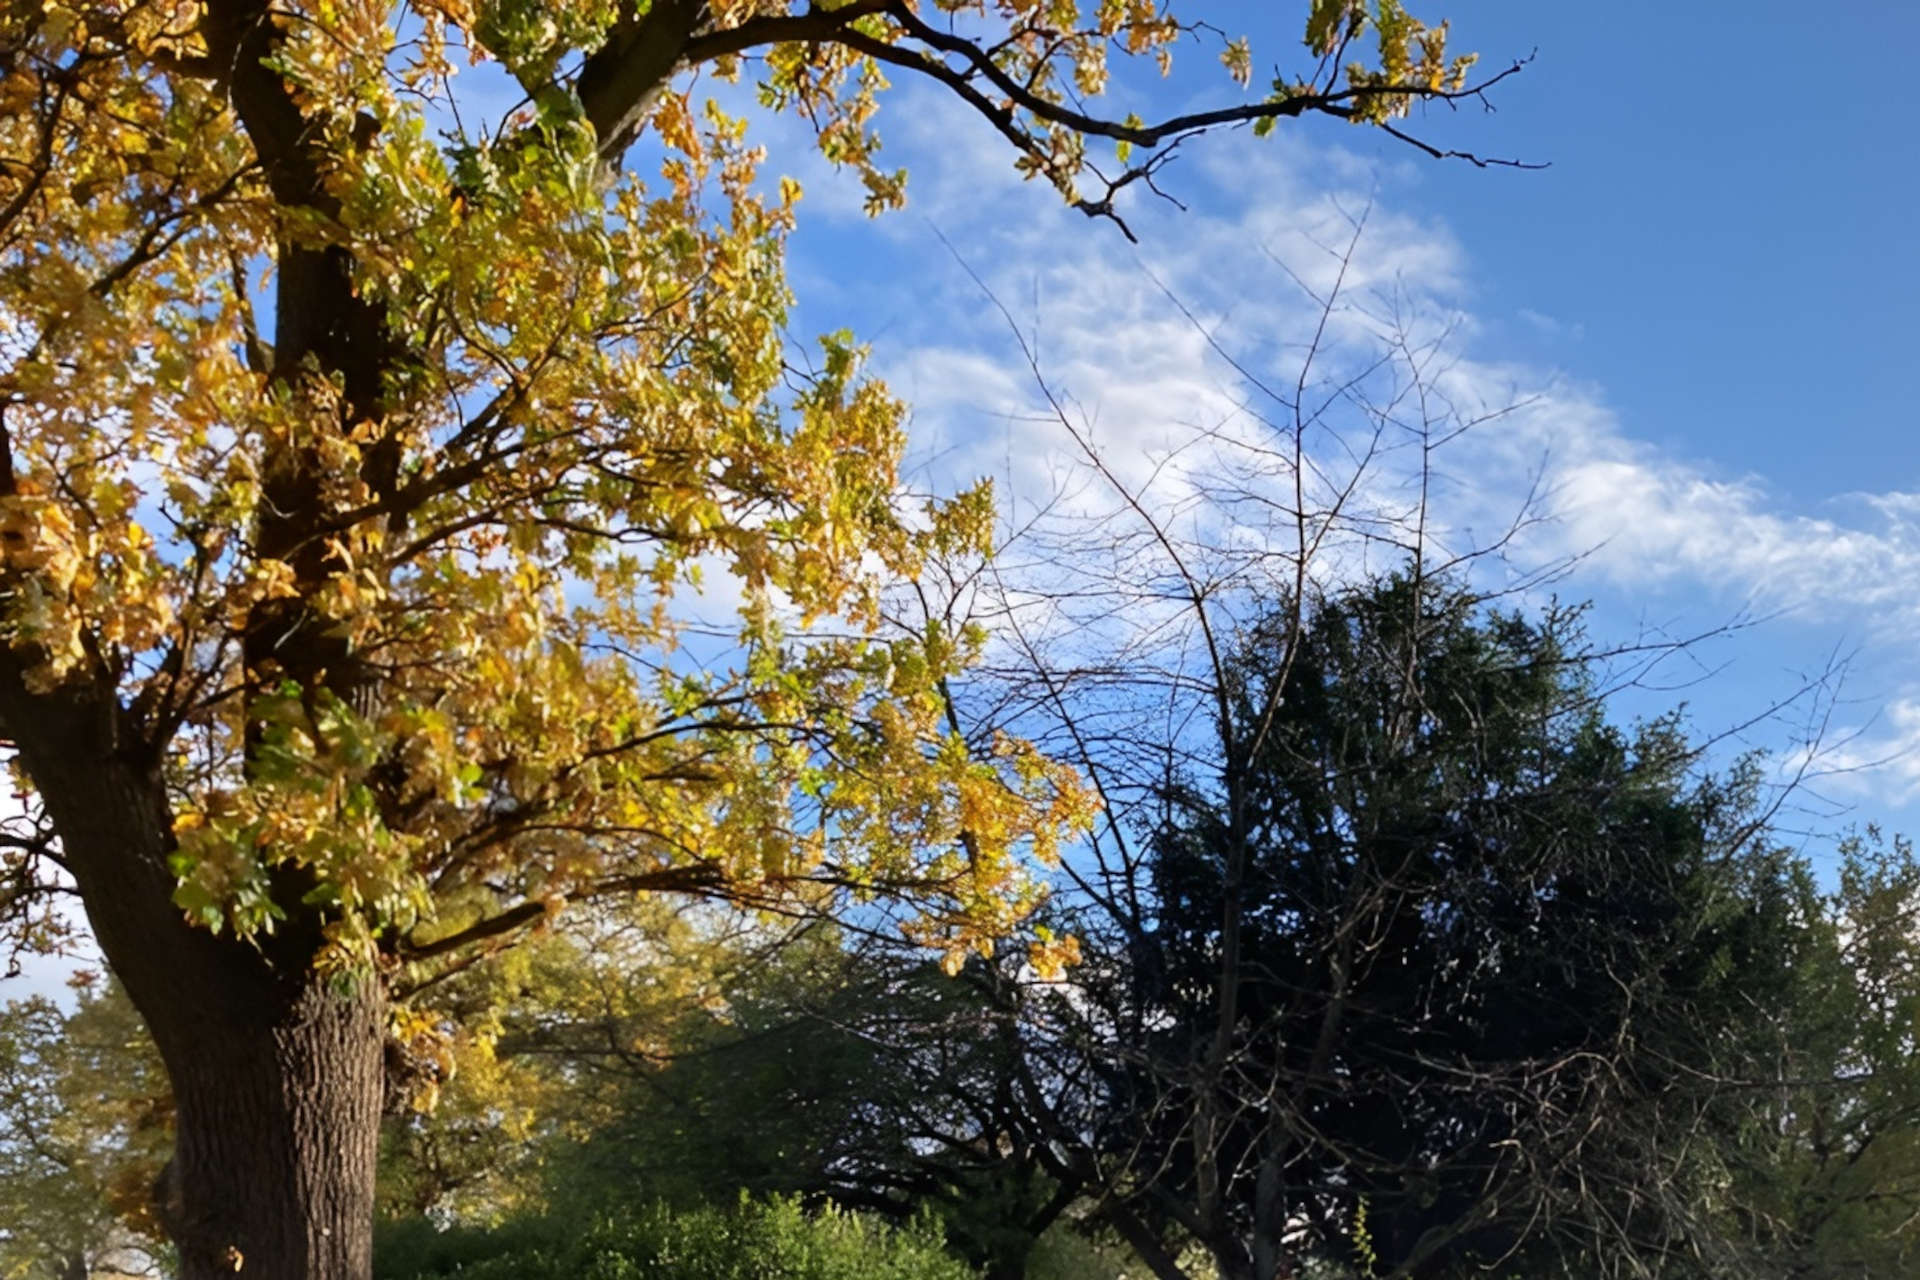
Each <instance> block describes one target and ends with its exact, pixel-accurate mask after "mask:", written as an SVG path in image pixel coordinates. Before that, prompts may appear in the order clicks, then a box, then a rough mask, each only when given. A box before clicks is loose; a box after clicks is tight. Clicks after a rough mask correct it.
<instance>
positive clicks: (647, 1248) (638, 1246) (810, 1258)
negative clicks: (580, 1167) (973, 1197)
mask: <svg viewBox="0 0 1920 1280" xmlns="http://www.w3.org/2000/svg"><path fill="white" fill-rule="evenodd" d="M374 1274H375V1275H376V1276H378V1277H380V1280H431V1278H435V1277H441V1276H447V1277H454V1276H457V1277H460V1278H461V1280H968V1276H969V1274H970V1273H969V1272H968V1270H967V1269H966V1267H964V1266H963V1265H961V1264H960V1263H959V1262H958V1261H956V1260H955V1259H953V1258H952V1257H950V1256H949V1255H948V1254H947V1253H946V1252H945V1251H944V1250H943V1249H942V1248H941V1239H940V1232H939V1229H938V1228H937V1227H935V1226H933V1225H932V1224H931V1223H929V1222H927V1221H924V1220H923V1221H920V1222H917V1223H914V1224H912V1225H910V1226H908V1227H905V1228H899V1229H896V1228H890V1227H885V1226H881V1225H879V1224H877V1223H875V1222H873V1221H872V1220H870V1219H866V1218H862V1217H859V1216H857V1215H854V1214H848V1213H838V1212H834V1211H831V1210H829V1211H826V1212H821V1213H813V1214H809V1213H806V1212H804V1211H803V1210H802V1209H801V1208H800V1207H799V1206H798V1205H797V1204H795V1203H794V1202H793V1201H791V1200H773V1201H764V1202H762V1201H744V1200H743V1201H741V1202H740V1203H739V1204H738V1205H736V1206H734V1207H732V1208H716V1207H709V1208H701V1209H686V1210H679V1211H675V1210H670V1209H667V1208H664V1207H662V1206H653V1207H650V1208H645V1209H635V1210H633V1211H632V1212H630V1213H628V1214H626V1215H624V1216H623V1217H621V1218H619V1219H617V1220H613V1219H604V1220H601V1221H599V1222H593V1223H590V1224H584V1225H583V1224H582V1223H581V1222H579V1221H578V1220H577V1219H572V1218H561V1219H551V1220H539V1219H529V1220H526V1221H523V1222H520V1223H517V1224H515V1225H514V1226H512V1227H508V1228H503V1229H499V1230H492V1231H486V1230H464V1231H463V1230H455V1231H447V1232H438V1231H434V1230H433V1229H432V1228H430V1227H426V1226H425V1225H424V1224H421V1225H419V1226H417V1227H416V1228H415V1229H414V1230H412V1231H410V1232H405V1233H401V1232H391V1233H388V1234H387V1235H386V1236H384V1237H383V1240H382V1244H381V1247H380V1248H379V1249H378V1250H377V1251H376V1255H375V1270H374Z"/></svg>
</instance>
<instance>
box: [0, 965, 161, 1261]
mask: <svg viewBox="0 0 1920 1280" xmlns="http://www.w3.org/2000/svg"><path fill="white" fill-rule="evenodd" d="M76 995H77V998H78V1005H77V1007H76V1008H74V1009H73V1010H72V1011H71V1012H63V1011H62V1010H61V1009H60V1008H59V1006H57V1005H56V1004H54V1002H53V1001H51V1000H48V999H46V998H45V997H40V996H36V997H32V998H29V999H27V1000H16V1001H9V1002H8V1003H7V1004H6V1005H5V1006H4V1007H0V1275H6V1276H9V1277H19V1278H20V1280H86V1278H87V1277H88V1276H90V1275H92V1274H93V1272H94V1271H95V1270H96V1269H104V1268H106V1267H108V1266H112V1267H114V1268H115V1269H116V1270H120V1271H132V1270H134V1268H135V1265H136V1263H138V1262H139V1261H140V1260H141V1259H143V1258H146V1259H150V1258H152V1257H153V1256H154V1255H156V1254H158V1253H160V1252H161V1251H162V1249H161V1245H162V1240H163V1238H162V1236H161V1232H160V1225H159V1223H158V1222H156V1221H155V1220H154V1217H153V1206H152V1202H151V1197H150V1194H149V1193H150V1189H151V1187H152V1186H153V1180H154V1178H155V1176H156V1175H157V1174H158V1173H159V1171H160V1166H161V1163H162V1162H163V1161H164V1160H165V1159H166V1147H167V1142H168V1139H169V1137H170V1132H171V1128H172V1119H173V1117H172V1102H171V1099H170V1098H169V1097H168V1095H167V1087H166V1078H165V1075H164V1073H163V1072H162V1070H161V1068H160V1063H159V1060H158V1058H157V1057H156V1056H155V1054H154V1052H153V1046H152V1044H151V1042H150V1041H149V1040H148V1039H147V1036H146V1033H145V1031H144V1030H143V1029H142V1028H141V1026H140V1024H139V1019H138V1018H137V1017H136V1015H135V1014H134V1012H133V1007H132V1006H131V1005H129V1004H128V1003H127V998H126V996H125V994H124V993H122V992H121V991H120V990H119V989H118V988H115V987H112V986H107V987H105V988H104V989H100V990H95V989H93V987H92V986H91V985H82V986H80V987H79V988H78V989H77V992H76Z"/></svg>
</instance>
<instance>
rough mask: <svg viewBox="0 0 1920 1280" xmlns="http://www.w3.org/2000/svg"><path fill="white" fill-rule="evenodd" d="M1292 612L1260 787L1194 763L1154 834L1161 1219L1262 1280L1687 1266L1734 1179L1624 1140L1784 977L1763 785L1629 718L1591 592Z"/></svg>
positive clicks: (1242, 687) (1397, 583) (1251, 690)
mask: <svg viewBox="0 0 1920 1280" xmlns="http://www.w3.org/2000/svg"><path fill="white" fill-rule="evenodd" d="M1273 616H1274V622H1273V625H1272V626H1271V627H1269V628H1265V629H1256V630H1255V631H1254V632H1253V633H1252V634H1251V635H1249V636H1247V637H1246V638H1245V639H1244V640H1242V641H1241V642H1240V643H1239V645H1238V646H1237V647H1236V649H1235V650H1234V652H1233V655H1232V658H1231V665H1230V668H1229V670H1230V673H1231V682H1230V685H1229V690H1230V695H1231V696H1230V700H1229V703H1228V706H1229V711H1228V714H1230V715H1231V716H1233V717H1234V720H1235V726H1234V728H1233V729H1232V730H1230V731H1225V732H1223V733H1222V736H1223V738H1230V739H1232V740H1239V741H1245V742H1250V743H1254V744H1256V745H1255V748H1254V750H1253V751H1252V752H1251V753H1250V755H1249V757H1248V760H1247V766H1246V770H1245V773H1244V775H1243V777H1241V778H1240V779H1239V780H1238V783H1237V787H1236V788H1235V789H1234V790H1233V791H1232V792H1228V790H1227V789H1226V787H1225V786H1224V785H1223V783H1222V781H1221V780H1220V779H1217V778H1208V779H1205V780H1204V781H1203V782H1202V781H1199V780H1196V781H1195V783H1192V784H1189V783H1185V782H1183V781H1181V780H1178V779H1176V780H1172V781H1171V782H1170V784H1169V789H1168V794H1167V801H1166V809H1165V816H1164V818H1163V819H1162V821H1161V823H1160V824H1159V825H1158V827H1157V829H1156V830H1155V831H1154V832H1153V834H1152V839H1151V843H1150V846H1149V848H1150V852H1149V855H1148V858H1149V867H1150V870H1151V888H1152V901H1153V903H1154V908H1153V914H1152V917H1151V920H1150V921H1149V922H1147V929H1146V931H1145V941H1144V943H1143V945H1142V946H1140V947H1138V948H1136V951H1135V955H1136V956H1137V957H1138V958H1137V959H1136V961H1135V963H1134V965H1133V966H1132V967H1131V970H1130V972H1129V975H1128V978H1129V982H1130V985H1131V986H1132V988H1133V989H1132V990H1130V991H1129V992H1128V998H1129V999H1131V1000H1134V1001H1137V1002H1139V1004H1140V1005H1141V1006H1143V1008H1144V1010H1145V1012H1144V1014H1143V1015H1142V1016H1143V1019H1144V1020H1145V1021H1146V1023H1147V1024H1148V1025H1149V1026H1151V1027H1153V1028H1154V1032H1153V1035H1152V1036H1151V1038H1150V1040H1149V1041H1148V1042H1147V1044H1146V1045H1145V1046H1144V1052H1143V1054H1142V1055H1141V1056H1140V1057H1139V1058H1138V1059H1135V1060H1134V1063H1135V1064H1136V1065H1135V1066H1134V1069H1133V1070H1132V1071H1128V1070H1126V1069H1125V1068H1123V1069H1122V1071H1121V1073H1120V1074H1119V1075H1118V1077H1117V1090H1118V1093H1117V1096H1116V1097H1115V1099H1114V1101H1115V1102H1116V1103H1117V1104H1118V1105H1117V1108H1116V1111H1115V1113H1114V1115H1113V1122H1114V1125H1115V1127H1116V1131H1117V1132H1119V1133H1131V1132H1141V1131H1145V1132H1147V1133H1148V1134H1149V1135H1150V1136H1149V1137H1148V1138H1147V1139H1146V1140H1145V1141H1143V1142H1138V1143H1137V1144H1136V1147H1135V1149H1134V1151H1133V1152H1132V1153H1131V1155H1130V1158H1131V1159H1133V1160H1135V1161H1140V1162H1144V1167H1146V1168H1148V1169H1151V1170H1152V1174H1151V1177H1150V1178H1149V1179H1148V1180H1147V1182H1148V1185H1149V1187H1150V1188H1151V1195H1150V1197H1148V1198H1147V1199H1146V1200H1145V1201H1144V1205H1145V1206H1146V1211H1149V1212H1155V1213H1156V1214H1164V1215H1167V1216H1170V1217H1171V1218H1172V1219H1173V1220H1174V1221H1175V1222H1177V1223H1179V1224H1180V1225H1182V1226H1184V1227H1185V1228H1186V1229H1187V1230H1190V1231H1192V1232H1193V1233H1194V1234H1195V1235H1196V1236H1198V1237H1199V1238H1201V1239H1203V1240H1205V1241H1206V1242H1207V1243H1208V1245H1209V1247H1210V1249H1211V1251H1212V1253H1213V1254H1214V1256H1215V1258H1216V1259H1217V1260H1218V1264H1219V1266H1220V1269H1221V1271H1222V1273H1223V1274H1225V1275H1231V1276H1242V1275H1244V1276H1249V1277H1260V1278H1261V1280H1267V1278H1268V1277H1274V1276H1286V1275H1294V1274H1298V1272H1299V1269H1300V1268H1301V1267H1302V1266H1303V1265H1304V1264H1305V1263H1306V1262H1307V1261H1308V1260H1309V1259H1312V1258H1315V1257H1320V1258H1325V1259H1329V1260H1332V1261H1337V1262H1346V1263H1348V1264H1350V1265H1354V1266H1356V1267H1360V1268H1362V1269H1369V1270H1372V1271H1373V1272H1375V1273H1376V1274H1380V1275H1391V1276H1402V1275H1405V1276H1438V1275H1442V1274H1462V1275H1465V1274H1470V1273H1475V1272H1477V1271H1479V1270H1483V1269H1485V1268H1487V1267H1498V1266H1501V1265H1513V1266H1516V1267H1518V1268H1520V1269H1521V1270H1524V1271H1526V1272H1527V1273H1528V1274H1548V1273H1553V1274H1559V1273H1560V1269H1561V1267H1562V1266H1565V1267H1566V1273H1567V1274H1581V1275H1610V1274H1637V1273H1640V1272H1642V1271H1647V1272H1658V1273H1660V1274H1668V1273H1669V1270H1668V1268H1667V1266H1666V1264H1665V1263H1664V1262H1663V1261H1662V1259H1663V1258H1664V1257H1665V1256H1666V1255H1668V1254H1674V1255H1682V1256H1691V1255H1692V1254H1694V1253H1695V1252H1698V1251H1700V1250H1701V1248H1702V1244H1703V1242H1702V1241H1701V1240H1700V1239H1699V1231H1700V1221H1699V1218H1698V1216H1697V1215H1694V1214H1691V1213H1688V1212H1687V1211H1686V1210H1685V1208H1684V1206H1685V1205H1686V1204H1687V1203H1688V1202H1689V1201H1690V1200H1693V1199H1697V1198H1699V1197H1701V1196H1703V1195H1704V1194H1706V1193H1707V1191H1706V1187H1707V1184H1706V1183H1705V1182H1704V1180H1703V1179H1701V1178H1699V1177H1698V1169H1697V1166H1696V1167H1695V1170H1694V1171H1695V1174H1696V1176H1695V1178H1694V1179H1693V1180H1692V1181H1689V1180H1688V1178H1687V1173H1688V1172H1689V1170H1688V1167H1687V1166H1686V1165H1684V1164H1677V1155H1678V1152H1677V1150H1676V1146H1677V1139H1675V1138H1674V1135H1675V1134H1676V1133H1677V1130H1669V1131H1668V1132H1666V1133H1665V1134H1663V1136H1665V1137H1668V1138H1670V1139H1674V1141H1673V1142H1670V1143H1669V1144H1667V1145H1664V1146H1661V1147H1660V1148H1659V1149H1657V1150H1654V1151H1651V1152H1648V1151H1641V1150H1634V1151H1632V1154H1631V1156H1628V1155H1627V1154H1626V1149H1627V1148H1628V1145H1629V1144H1628V1143H1626V1142H1625V1141H1624V1139H1623V1136H1622V1134H1621V1132H1620V1131H1621V1130H1623V1129H1631V1128H1632V1126H1634V1125H1635V1124H1636V1123H1638V1122H1639V1121H1638V1118H1637V1117H1638V1113H1639V1111H1640V1109H1641V1108H1642V1107H1643V1106H1649V1105H1652V1103H1651V1100H1653V1099H1662V1098H1663V1097H1664V1095H1666V1094H1668V1093H1669V1092H1670V1090H1671V1089H1672V1088H1673V1086H1674V1083H1675V1082H1674V1075H1675V1071H1676V1064H1681V1063H1691V1064H1696V1065H1699V1066H1704V1065H1705V1064H1708V1063H1711V1062H1712V1061H1713V1060H1714V1057H1715V1052H1716V1050H1717V1049H1718V1048H1719V1046H1720V1042H1721V1041H1722V1039H1723V1038H1724V1037H1726V1036H1727V1035H1728V1034H1730V1033H1737V1032H1738V1030H1739V1029H1740V1028H1741V1027H1742V1026H1743V1025H1745V1023H1746V1022H1747V1021H1748V1020H1749V1019H1750V1017H1751V1011H1752V1010H1753V1009H1755V1008H1766V1007H1769V1006H1773V1005H1777V1004H1778V1003H1780V1002H1781V1000H1782V999H1783V997H1784V996H1785V995H1786V992H1787V986H1788V978H1789V975H1790V973H1791V954H1790V952H1787V953H1784V954H1783V951H1782V948H1783V947H1785V948H1790V947H1791V944H1792V938H1793V936H1794V929H1793V926H1794V924H1795V921H1794V919H1793V918H1792V917H1791V916H1789V915H1788V914H1787V911H1786V908H1787V907H1788V906H1789V905H1790V904H1791V899H1790V897H1789V895H1787V894H1784V893H1781V892H1768V886H1767V885H1765V884H1760V885H1752V884H1749V883H1747V882H1746V881H1747V880H1748V878H1750V877H1756V876H1758V877H1765V876H1771V875H1776V874H1778V873H1779V871H1780V868H1781V864H1780V861H1779V859H1778V858H1777V857H1775V856H1773V855H1772V853H1771V851H1770V850H1769V849H1767V847H1766V846H1765V844H1764V843H1761V844H1759V846H1758V847H1757V848H1756V847H1755V845H1754V842H1755V841H1762V842H1764V839H1765V829H1764V826H1763V825H1761V824H1759V823H1757V822H1755V821H1754V820H1753V819H1754V807H1753V801H1752V798H1751V796H1750V794H1749V790H1750V789H1749V788H1745V787H1740V786H1734V787H1731V788H1729V787H1726V786H1721V785H1715V784H1713V783H1710V782H1709V783H1693V782H1689V780H1688V772H1689V768H1690V766H1691V765H1692V763H1693V761H1694V759H1695V755H1694V752H1693V751H1692V749H1691V748H1690V747H1689V746H1688V744H1687V743H1686V742H1685V740H1684V739H1683V738H1682V737H1681V736H1680V734H1679V732H1678V730H1677V726H1676V725H1675V723H1674V722H1672V721H1656V722H1653V723H1650V724H1648V725H1645V726H1643V727H1642V728H1641V729H1640V730H1639V731H1637V732H1636V733H1632V734H1628V733H1625V732H1622V731H1620V730H1618V729H1615V728H1613V727H1612V726H1610V725H1608V724H1607V723H1606V721H1605V719H1604V713H1603V709H1602V705H1601V704H1599V703H1597V702H1596V701H1595V699H1594V697H1593V693H1594V687H1593V682H1592V680H1591V678H1590V676H1589V675H1588V673H1587V672H1586V670H1585V663H1584V662H1583V660H1582V659H1581V658H1580V656H1579V649H1578V647H1577V634H1576V633H1575V632H1573V631H1572V630H1571V627H1572V619H1571V617H1570V616H1569V615H1568V614H1566V613H1564V612H1552V611H1549V612H1548V613H1547V614H1545V615H1544V616H1543V617H1542V618H1541V619H1540V620H1539V621H1537V622H1534V621H1529V620H1527V619H1525V618H1523V617H1521V616H1518V615H1503V614H1499V613H1490V612H1486V611H1483V609H1482V608H1481V606H1480V605H1479V603H1478V601H1477V600H1476V598H1475V597H1474V596H1473V595H1472V594H1470V593H1468V592H1466V591H1464V590H1463V589H1461V588H1460V587H1458V586H1457V585H1453V584H1450V583H1449V582H1447V581H1446V580H1445V579H1432V578H1429V579H1425V580H1416V579H1410V578H1405V577H1394V578H1388V579H1385V580H1382V581H1380V582H1378V583H1375V584H1368V585H1365V586H1361V587H1357V588H1353V589H1351V590H1349V591H1347V592H1345V593H1341V594H1336V595H1330V596H1328V597H1327V598H1325V599H1323V600H1321V601H1320V602H1318V603H1317V604H1316V605H1315V606H1314V607H1313V608H1312V609H1311V610H1309V611H1308V612H1307V613H1306V614H1305V615H1304V617H1303V618H1302V621H1301V623H1300V628H1299V630H1297V631H1296V630H1294V623H1293V621H1292V619H1293V618H1294V617H1295V616H1296V615H1294V614H1293V613H1292V612H1291V611H1290V610H1288V609H1287V608H1286V607H1285V606H1281V607H1279V608H1277V609H1276V610H1275V613H1274V615H1273ZM1283 673H1284V678H1285V680H1286V685H1285V690H1284V692H1283V693H1282V692H1279V691H1277V690H1276V688H1275V681H1277V680H1279V679H1281V678H1282V676H1283ZM1228 794H1233V795H1236V796H1237V797H1238V803H1239V804H1240V805H1241V806H1242V808H1241V811H1240V813H1239V814H1238V815H1237V817H1235V816H1232V815H1229V813H1227V812H1226V811H1225V810H1224V808H1223V804H1222V798H1223V797H1224V796H1226V795H1228ZM1236 828H1237V830H1236ZM1235 840H1241V841H1244V842H1245V854H1244V857H1240V858H1235V857H1234V856H1232V849H1231V845H1230V842H1231V841H1235ZM1756 860H1757V861H1756ZM1235 867H1237V868H1238V869H1239V875H1238V876H1237V877H1235V878H1234V879H1232V880H1229V879H1228V878H1227V876H1228V872H1229V869H1231V868H1235ZM1223 922H1225V923H1227V924H1236V923H1237V927H1238V928H1239V930H1240V937H1239V939H1238V945H1237V948H1236V949H1235V950H1236V951H1237V961H1236V962H1235V963H1232V964H1228V963H1226V957H1227V956H1228V955H1229V954H1230V952H1229V948H1228V947H1227V946H1226V945H1225V943H1224V940H1223V937H1222V930H1223ZM1216 1036H1218V1037H1224V1038H1225V1039H1226V1040H1227V1045H1226V1047H1225V1049H1224V1051H1222V1052H1220V1053H1218V1055H1217V1060H1218V1062H1219V1063H1220V1064H1221V1065H1220V1067H1219V1068H1218V1069H1213V1068H1211V1067H1210V1064H1209V1062H1208V1060H1207V1058H1206V1057H1205V1056H1204V1053H1205V1051H1204V1050H1199V1051H1196V1048H1195V1046H1196V1045H1199V1046H1205V1045H1207V1044H1208V1043H1209V1041H1210V1039H1212V1038H1213V1037H1216ZM1123 1061H1125V1059H1123ZM1661 1105H1662V1106H1665V1107H1668V1108H1671V1107H1672V1106H1673V1104H1672V1103H1671V1102H1663V1103H1662V1104H1661ZM1210 1126H1211V1127H1210ZM1669 1215H1670V1216H1669ZM1569 1259H1570V1261H1569Z"/></svg>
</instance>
